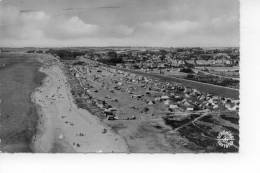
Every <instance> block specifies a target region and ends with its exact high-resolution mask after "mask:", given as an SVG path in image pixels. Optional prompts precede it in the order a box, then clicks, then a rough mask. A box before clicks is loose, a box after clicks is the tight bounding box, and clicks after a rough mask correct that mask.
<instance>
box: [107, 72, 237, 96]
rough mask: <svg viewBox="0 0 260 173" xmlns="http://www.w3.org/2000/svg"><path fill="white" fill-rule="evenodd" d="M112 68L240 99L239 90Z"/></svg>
mask: <svg viewBox="0 0 260 173" xmlns="http://www.w3.org/2000/svg"><path fill="white" fill-rule="evenodd" d="M112 68H115V69H118V70H122V71H126V72H130V73H135V74H138V75H143V76H148V77H152V78H156V79H159V80H161V81H167V82H178V83H181V84H183V85H184V86H186V87H191V88H194V89H197V90H199V91H201V92H206V93H210V94H213V95H218V96H222V97H229V98H233V99H239V90H238V89H233V88H228V87H222V86H217V85H213V84H208V83H202V82H197V81H192V80H187V79H182V78H177V77H173V76H163V75H159V74H154V73H145V72H140V71H135V70H129V69H122V68H117V67H112Z"/></svg>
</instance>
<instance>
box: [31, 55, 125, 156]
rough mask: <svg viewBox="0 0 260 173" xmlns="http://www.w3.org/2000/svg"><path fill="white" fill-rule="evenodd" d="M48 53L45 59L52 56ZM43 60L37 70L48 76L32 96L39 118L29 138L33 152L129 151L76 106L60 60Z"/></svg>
mask: <svg viewBox="0 0 260 173" xmlns="http://www.w3.org/2000/svg"><path fill="white" fill-rule="evenodd" d="M47 56H48V55H46V57H44V58H53V57H47ZM43 61H44V60H43ZM42 63H43V66H42V67H41V68H40V69H39V71H40V72H42V73H45V74H46V75H47V76H46V77H45V79H44V80H43V83H42V85H41V86H40V87H38V88H36V89H35V92H34V93H33V94H32V96H31V98H32V101H33V103H34V104H35V105H36V106H37V113H38V117H39V119H38V125H37V133H36V135H35V137H34V138H33V140H32V148H33V151H34V152H36V153H38V152H40V153H42V152H43V153H61V152H62V153H75V152H80V153H86V152H90V153H92V152H93V153H94V152H105V153H111V152H120V153H121V152H122V153H123V152H124V153H126V152H128V147H127V144H126V143H125V141H124V139H122V138H121V137H120V136H119V135H117V134H115V133H114V132H113V131H112V129H111V128H110V127H108V126H107V125H105V124H104V123H102V122H101V120H100V119H98V118H97V117H95V116H94V115H92V114H91V113H90V112H88V111H87V110H84V109H81V108H78V107H77V106H76V105H75V103H74V99H73V97H72V95H71V93H70V87H69V84H68V82H67V76H66V75H65V73H64V71H63V70H62V67H61V66H62V63H60V62H54V63H53V62H52V63H51V64H48V62H42ZM105 129H106V130H105Z"/></svg>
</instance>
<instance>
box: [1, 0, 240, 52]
mask: <svg viewBox="0 0 260 173" xmlns="http://www.w3.org/2000/svg"><path fill="white" fill-rule="evenodd" d="M239 17H240V16H239V1H238V0H0V46H1V47H69V46H74V47H76V46H163V47H182V46H185V47H186V46H187V47H188V46H201V47H226V46H239V39H240V37H239V35H240V30H239Z"/></svg>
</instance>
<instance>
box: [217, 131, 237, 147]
mask: <svg viewBox="0 0 260 173" xmlns="http://www.w3.org/2000/svg"><path fill="white" fill-rule="evenodd" d="M234 140H235V139H234V136H233V134H232V133H231V132H230V131H226V130H223V131H221V132H219V134H218V137H217V141H218V145H219V146H221V147H223V148H229V147H230V146H232V145H233V141H234Z"/></svg>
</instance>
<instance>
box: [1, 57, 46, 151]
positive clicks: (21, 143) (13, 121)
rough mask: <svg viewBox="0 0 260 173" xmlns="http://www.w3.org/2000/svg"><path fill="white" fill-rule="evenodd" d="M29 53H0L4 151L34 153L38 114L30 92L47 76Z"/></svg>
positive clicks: (2, 143)
mask: <svg viewBox="0 0 260 173" xmlns="http://www.w3.org/2000/svg"><path fill="white" fill-rule="evenodd" d="M40 66H41V64H40V63H39V62H38V61H37V60H36V58H35V57H34V56H32V55H29V54H17V53H8V54H7V53H5V54H4V53H2V54H0V100H1V102H0V139H1V142H0V150H1V151H2V152H32V148H31V139H32V137H33V135H34V134H35V133H36V128H37V121H38V115H37V111H36V107H35V105H34V104H33V103H32V102H31V99H30V95H31V94H32V92H33V91H34V90H35V88H36V87H39V86H40V85H41V81H42V80H43V78H44V77H45V75H44V74H43V73H41V72H39V71H38V69H39V68H40Z"/></svg>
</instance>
